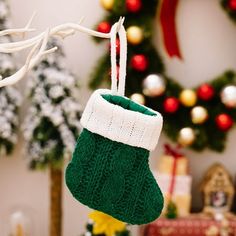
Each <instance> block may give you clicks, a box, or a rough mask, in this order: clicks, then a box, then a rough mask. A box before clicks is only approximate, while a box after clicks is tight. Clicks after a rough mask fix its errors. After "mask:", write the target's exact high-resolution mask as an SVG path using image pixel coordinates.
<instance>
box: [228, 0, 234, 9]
mask: <svg viewBox="0 0 236 236" xmlns="http://www.w3.org/2000/svg"><path fill="white" fill-rule="evenodd" d="M228 5H229V8H230V9H231V10H233V11H236V0H229V3H228Z"/></svg>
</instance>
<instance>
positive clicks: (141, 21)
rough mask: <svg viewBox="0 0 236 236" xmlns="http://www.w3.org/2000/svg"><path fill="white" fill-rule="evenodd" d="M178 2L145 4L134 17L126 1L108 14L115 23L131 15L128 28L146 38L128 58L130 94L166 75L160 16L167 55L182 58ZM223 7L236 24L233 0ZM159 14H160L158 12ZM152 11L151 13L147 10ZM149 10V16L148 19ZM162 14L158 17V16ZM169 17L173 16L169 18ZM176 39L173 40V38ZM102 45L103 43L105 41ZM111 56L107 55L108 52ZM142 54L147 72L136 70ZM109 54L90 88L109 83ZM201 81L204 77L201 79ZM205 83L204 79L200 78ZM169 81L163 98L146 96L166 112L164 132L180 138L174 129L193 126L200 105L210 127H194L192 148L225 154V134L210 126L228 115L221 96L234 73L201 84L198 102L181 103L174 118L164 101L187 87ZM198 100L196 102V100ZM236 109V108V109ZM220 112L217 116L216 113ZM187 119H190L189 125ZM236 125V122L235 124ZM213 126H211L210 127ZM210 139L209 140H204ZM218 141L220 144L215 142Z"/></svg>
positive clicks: (235, 76)
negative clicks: (157, 28)
mask: <svg viewBox="0 0 236 236" xmlns="http://www.w3.org/2000/svg"><path fill="white" fill-rule="evenodd" d="M178 2H180V1H174V3H173V2H172V1H170V0H163V1H142V10H141V11H140V12H137V13H136V14H132V13H130V12H129V11H125V7H126V0H124V1H120V3H119V6H120V9H119V10H118V7H115V8H114V11H111V12H108V13H107V14H106V16H105V17H104V19H111V21H112V20H114V19H115V18H116V16H117V13H120V14H123V13H122V12H125V13H126V14H127V17H126V25H127V27H129V26H134V25H137V26H139V27H141V28H142V30H143V34H144V39H143V41H142V42H141V44H139V45H137V46H135V45H134V46H133V45H132V46H131V47H129V48H128V49H129V51H128V55H129V58H128V59H129V61H128V64H129V67H128V71H127V73H128V77H129V78H130V79H129V82H128V83H127V90H128V91H129V94H130V95H131V94H133V93H136V92H140V91H142V89H143V79H144V78H145V77H146V76H147V75H149V74H161V75H164V73H165V69H164V64H165V62H164V61H163V60H162V59H161V57H160V56H159V53H158V50H157V48H156V47H154V45H153V36H154V35H153V32H154V25H153V20H154V19H156V17H160V19H159V20H160V22H161V23H160V24H161V27H162V31H163V37H162V39H163V44H164V45H165V47H166V50H167V53H168V55H169V56H170V57H174V56H176V57H177V59H178V58H180V59H181V58H182V53H181V48H180V47H179V44H178V37H176V36H178V35H177V33H178V32H177V33H176V25H175V23H176V22H175V20H176V13H177V10H178ZM219 2H221V4H222V6H223V7H224V9H225V10H226V13H227V14H228V15H229V16H230V18H231V19H232V20H234V21H235V22H236V14H234V13H235V12H234V11H232V10H231V9H230V8H229V6H228V3H229V0H220V1H219ZM157 7H158V9H159V11H156V9H157ZM147 9H149V10H147ZM147 11H148V13H149V14H148V17H147V14H146V13H147ZM157 13H158V14H157ZM168 14H169V15H168ZM171 35H172V36H173V37H172V36H171ZM101 42H102V40H101ZM141 45H142V46H141ZM106 53H107V52H106ZM137 54H142V55H145V57H146V58H147V59H148V66H147V68H146V69H145V70H144V71H138V70H136V69H134V68H133V67H132V63H131V61H132V58H133V56H134V55H137ZM107 57H108V55H104V57H102V58H101V60H99V61H98V65H96V67H95V71H94V73H92V77H91V81H90V86H91V88H93V89H95V88H97V87H98V85H99V84H102V82H103V81H107V79H108V78H107V73H106V71H108V68H109V63H107V62H106V58H107ZM140 72H142V73H140ZM199 79H200V78H199ZM200 80H202V79H200ZM165 82H166V90H165V93H164V94H163V95H162V96H160V97H148V98H147V97H146V101H145V105H146V106H150V107H151V108H153V109H155V108H156V107H162V109H163V113H164V115H165V116H166V121H165V123H166V129H164V131H165V133H166V134H167V136H168V137H169V138H170V139H172V140H177V139H178V132H172V130H179V129H180V127H185V126H188V125H191V123H192V121H191V116H190V111H191V109H192V108H193V107H194V106H196V105H202V106H204V107H206V108H207V111H208V113H209V118H208V120H207V124H206V125H205V124H204V125H201V126H200V125H196V126H195V125H194V130H195V133H196V134H197V137H198V138H197V140H196V142H195V143H194V145H191V146H190V147H189V148H191V149H193V150H195V151H197V152H199V151H202V150H204V149H211V150H214V151H217V152H222V151H223V149H224V148H225V147H226V145H225V144H226V143H227V137H225V136H224V135H222V134H221V131H220V130H219V129H215V132H212V129H211V128H210V127H214V125H215V116H216V114H220V113H224V112H226V113H227V110H226V108H225V106H223V105H222V104H221V102H219V100H220V96H219V93H220V91H221V90H222V89H223V87H225V86H227V85H230V84H234V85H236V73H235V72H234V71H225V72H222V73H221V74H220V75H217V76H216V77H215V78H212V79H210V78H208V79H206V81H205V82H204V83H200V84H199V85H198V86H197V89H196V90H195V86H194V87H193V88H190V89H192V90H193V91H195V92H196V97H197V98H196V100H197V103H194V102H193V103H192V104H190V105H191V106H190V107H186V108H185V107H184V106H185V105H182V102H181V101H180V105H181V107H180V108H179V110H178V112H176V113H174V115H176V120H178V122H176V120H175V119H174V118H175V117H171V116H170V115H169V113H168V112H165V110H164V102H165V100H166V99H167V98H168V96H174V97H176V98H177V99H180V96H179V95H180V92H181V91H183V90H185V89H186V86H185V85H184V84H181V83H180V82H178V81H177V80H176V79H172V78H165ZM194 100H195V99H194ZM233 109H236V108H233ZM233 109H230V110H229V112H232V113H233V112H234V110H233ZM216 111H217V113H216ZM183 117H186V119H187V122H186V120H185V119H183ZM234 122H236V121H234ZM208 124H209V125H208ZM204 137H207V139H204ZM215 137H218V138H217V141H214V140H215Z"/></svg>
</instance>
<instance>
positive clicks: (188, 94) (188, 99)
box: [179, 89, 197, 107]
mask: <svg viewBox="0 0 236 236" xmlns="http://www.w3.org/2000/svg"><path fill="white" fill-rule="evenodd" d="M179 99H180V102H181V103H182V104H183V105H184V106H186V107H192V106H194V105H195V104H196V102H197V96H196V93H195V92H194V91H193V90H191V89H185V90H183V91H182V92H181V93H180V97H179Z"/></svg>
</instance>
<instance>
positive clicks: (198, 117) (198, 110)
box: [191, 106, 208, 124]
mask: <svg viewBox="0 0 236 236" xmlns="http://www.w3.org/2000/svg"><path fill="white" fill-rule="evenodd" d="M191 118H192V122H193V123H194V124H202V123H204V122H205V121H206V120H207V118H208V112H207V109H206V108H204V107H202V106H196V107H194V108H193V109H192V110H191Z"/></svg>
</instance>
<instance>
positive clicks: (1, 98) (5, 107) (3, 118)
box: [0, 0, 21, 156]
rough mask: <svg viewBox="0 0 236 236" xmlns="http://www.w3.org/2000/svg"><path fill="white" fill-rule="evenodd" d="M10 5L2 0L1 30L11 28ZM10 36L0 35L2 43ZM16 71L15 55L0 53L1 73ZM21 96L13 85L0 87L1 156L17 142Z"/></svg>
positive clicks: (9, 39) (0, 1)
mask: <svg viewBox="0 0 236 236" xmlns="http://www.w3.org/2000/svg"><path fill="white" fill-rule="evenodd" d="M9 17H10V12H9V7H8V5H7V2H6V1H3V0H0V31H1V30H5V29H7V28H9V25H10V23H9ZM10 41H11V38H10V37H0V42H1V43H7V42H10ZM14 71H15V64H14V62H13V57H12V56H11V55H10V54H0V75H1V76H2V77H7V76H9V75H11V74H13V73H14ZM20 101H21V96H20V94H19V93H18V91H17V90H16V89H15V88H13V87H5V88H0V124H1V125H0V156H2V155H4V154H10V153H11V152H12V150H13V147H14V145H15V144H16V142H17V134H16V132H17V126H18V123H19V122H18V109H19V106H20Z"/></svg>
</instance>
